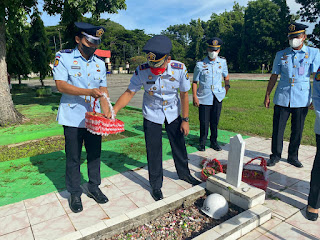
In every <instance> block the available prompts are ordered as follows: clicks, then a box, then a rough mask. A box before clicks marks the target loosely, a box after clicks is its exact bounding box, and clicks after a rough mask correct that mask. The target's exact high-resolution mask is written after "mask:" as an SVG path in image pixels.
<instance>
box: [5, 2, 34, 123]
mask: <svg viewBox="0 0 320 240" xmlns="http://www.w3.org/2000/svg"><path fill="white" fill-rule="evenodd" d="M34 4H35V1H34V0H1V1H0V102H1V105H0V126H3V125H5V124H10V123H16V122H21V120H22V118H23V116H22V115H21V114H19V112H18V111H17V110H16V109H15V108H14V105H13V101H12V98H11V95H10V91H9V85H8V80H7V63H6V37H5V36H6V29H7V30H8V31H7V33H8V34H7V36H10V33H12V32H9V30H12V29H16V28H18V27H20V26H21V25H22V23H23V22H24V21H25V16H26V13H28V12H29V11H30V8H31V7H32V6H33V5H34ZM11 37H12V35H11ZM11 39H12V38H11Z"/></svg>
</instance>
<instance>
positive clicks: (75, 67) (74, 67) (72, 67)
mask: <svg viewBox="0 0 320 240" xmlns="http://www.w3.org/2000/svg"><path fill="white" fill-rule="evenodd" d="M80 68H81V67H80V66H71V69H80Z"/></svg>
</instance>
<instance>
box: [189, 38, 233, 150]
mask: <svg viewBox="0 0 320 240" xmlns="http://www.w3.org/2000/svg"><path fill="white" fill-rule="evenodd" d="M222 43H223V42H222V40H221V39H220V38H217V37H214V38H211V39H209V40H208V41H207V44H208V48H207V52H208V56H207V57H206V58H205V59H204V60H203V61H200V62H197V65H196V67H195V69H194V74H193V83H192V93H193V105H194V106H196V107H199V120H200V139H199V150H200V151H205V145H206V141H207V137H208V130H209V124H210V130H211V136H210V147H211V148H213V149H214V150H216V151H221V150H222V148H221V147H220V146H219V144H218V142H217V138H218V124H219V119H220V113H221V108H222V100H223V99H224V97H225V96H226V94H227V92H228V90H229V88H230V84H229V74H228V66H227V61H226V59H225V58H223V57H218V54H219V52H220V46H221V45H222ZM222 77H223V78H224V83H225V88H224V87H222V84H221V83H222ZM198 82H199V88H198Z"/></svg>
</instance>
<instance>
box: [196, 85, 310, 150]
mask: <svg viewBox="0 0 320 240" xmlns="http://www.w3.org/2000/svg"><path fill="white" fill-rule="evenodd" d="M230 85H231V88H230V91H229V92H228V95H227V98H226V99H224V100H223V105H222V112H221V117H220V123H219V129H223V130H227V131H232V132H237V133H241V134H244V135H250V136H260V137H267V138H270V137H271V135H272V119H273V106H274V105H273V104H272V102H271V104H270V108H269V109H266V108H265V107H264V105H263V101H264V96H265V92H266V88H267V85H268V81H232V82H231V83H230ZM274 92H275V88H274V90H273V92H272V95H271V99H273V95H274ZM190 119H191V122H192V128H194V127H196V126H198V124H199V120H198V109H197V108H195V107H193V106H191V105H190ZM314 122H315V113H314V111H313V110H309V112H308V115H307V118H306V121H305V126H304V131H303V136H302V143H301V144H304V145H313V146H315V144H316V140H315V133H314V130H313V128H314ZM290 132H291V118H289V120H288V123H287V127H286V130H285V134H284V138H285V140H286V141H289V139H290Z"/></svg>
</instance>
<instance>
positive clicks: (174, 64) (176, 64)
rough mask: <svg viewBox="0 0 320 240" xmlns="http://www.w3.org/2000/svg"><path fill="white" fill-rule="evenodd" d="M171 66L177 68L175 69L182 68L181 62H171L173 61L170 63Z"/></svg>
mask: <svg viewBox="0 0 320 240" xmlns="http://www.w3.org/2000/svg"><path fill="white" fill-rule="evenodd" d="M171 67H173V68H177V69H183V64H182V63H176V62H173V63H171Z"/></svg>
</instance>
